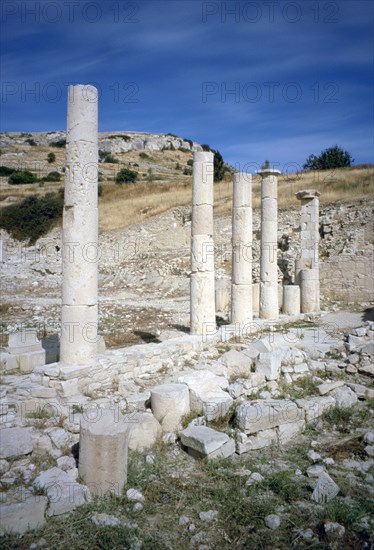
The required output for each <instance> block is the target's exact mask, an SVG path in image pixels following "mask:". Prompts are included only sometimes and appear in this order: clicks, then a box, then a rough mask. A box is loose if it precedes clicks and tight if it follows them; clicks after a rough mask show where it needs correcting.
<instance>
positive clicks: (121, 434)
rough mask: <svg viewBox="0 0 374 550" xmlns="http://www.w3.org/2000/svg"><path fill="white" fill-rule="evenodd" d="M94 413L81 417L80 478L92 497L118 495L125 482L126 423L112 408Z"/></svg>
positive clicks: (96, 410) (127, 424)
mask: <svg viewBox="0 0 374 550" xmlns="http://www.w3.org/2000/svg"><path fill="white" fill-rule="evenodd" d="M94 412H95V415H93V416H92V417H91V416H90V414H89V412H86V413H85V414H84V415H83V416H82V418H81V424H80V438H79V468H78V471H79V475H80V477H81V478H82V479H83V480H84V482H85V483H86V485H88V487H89V489H90V491H91V493H92V494H93V495H94V496H102V495H104V494H105V493H107V492H110V493H114V494H116V495H118V496H119V495H120V494H121V493H122V490H123V488H124V486H125V485H126V481H127V457H128V442H129V423H128V422H127V421H126V418H125V417H124V416H123V414H122V413H121V412H120V411H118V410H116V409H115V408H113V409H95V411H94Z"/></svg>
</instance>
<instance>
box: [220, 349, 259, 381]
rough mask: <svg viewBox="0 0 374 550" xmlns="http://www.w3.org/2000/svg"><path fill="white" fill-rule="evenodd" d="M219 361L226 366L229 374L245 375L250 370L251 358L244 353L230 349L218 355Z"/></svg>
mask: <svg viewBox="0 0 374 550" xmlns="http://www.w3.org/2000/svg"><path fill="white" fill-rule="evenodd" d="M220 362H221V363H222V364H223V365H225V367H227V373H228V375H229V376H233V375H235V376H240V375H241V376H243V377H244V376H245V374H247V375H249V373H250V372H251V367H252V364H253V360H252V359H251V358H250V357H249V356H248V355H247V354H245V353H243V352H241V351H238V350H236V349H230V351H227V352H226V353H224V354H223V355H221V357H220Z"/></svg>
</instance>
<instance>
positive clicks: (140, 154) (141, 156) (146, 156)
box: [139, 152, 151, 159]
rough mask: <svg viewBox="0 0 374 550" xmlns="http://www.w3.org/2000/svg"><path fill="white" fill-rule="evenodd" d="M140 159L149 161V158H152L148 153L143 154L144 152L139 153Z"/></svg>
mask: <svg viewBox="0 0 374 550" xmlns="http://www.w3.org/2000/svg"><path fill="white" fill-rule="evenodd" d="M139 157H140V158H141V159H149V158H151V157H150V156H149V155H147V153H143V152H141V153H139Z"/></svg>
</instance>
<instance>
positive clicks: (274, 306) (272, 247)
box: [257, 168, 280, 319]
mask: <svg viewBox="0 0 374 550" xmlns="http://www.w3.org/2000/svg"><path fill="white" fill-rule="evenodd" d="M257 173H258V174H259V175H260V176H261V178H262V180H261V258H260V318H262V319H278V316H279V299H278V262H277V249H278V237H277V232H278V177H277V176H278V175H279V174H280V171H279V170H274V169H272V168H265V169H262V170H260V171H258V172H257Z"/></svg>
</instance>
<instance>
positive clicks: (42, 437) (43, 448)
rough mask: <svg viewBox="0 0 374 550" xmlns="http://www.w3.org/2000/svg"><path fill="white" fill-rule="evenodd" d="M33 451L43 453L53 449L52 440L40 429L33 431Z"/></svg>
mask: <svg viewBox="0 0 374 550" xmlns="http://www.w3.org/2000/svg"><path fill="white" fill-rule="evenodd" d="M31 438H32V445H33V453H36V454H38V455H43V454H45V453H49V452H50V451H52V441H51V438H50V437H49V436H48V435H47V434H43V433H40V432H39V431H38V430H33V431H32V432H31Z"/></svg>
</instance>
